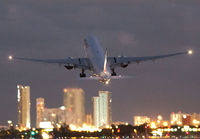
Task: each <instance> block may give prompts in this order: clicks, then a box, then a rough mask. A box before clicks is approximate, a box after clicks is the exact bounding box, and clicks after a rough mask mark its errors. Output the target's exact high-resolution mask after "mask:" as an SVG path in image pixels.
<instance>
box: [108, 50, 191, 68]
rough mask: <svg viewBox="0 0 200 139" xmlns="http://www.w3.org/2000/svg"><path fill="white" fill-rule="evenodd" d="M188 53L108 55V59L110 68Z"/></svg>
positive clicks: (186, 52)
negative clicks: (136, 55) (143, 55)
mask: <svg viewBox="0 0 200 139" xmlns="http://www.w3.org/2000/svg"><path fill="white" fill-rule="evenodd" d="M184 54H188V51H184V52H178V53H172V54H166V55H158V56H145V57H124V56H123V57H109V58H108V60H109V62H110V66H111V67H112V68H114V67H117V66H120V65H121V64H124V63H125V64H131V63H140V62H144V61H151V60H152V61H154V60H157V59H163V58H168V57H173V56H178V55H184Z"/></svg>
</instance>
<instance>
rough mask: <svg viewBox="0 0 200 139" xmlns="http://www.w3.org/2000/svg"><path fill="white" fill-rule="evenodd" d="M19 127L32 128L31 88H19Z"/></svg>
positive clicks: (20, 86)
mask: <svg viewBox="0 0 200 139" xmlns="http://www.w3.org/2000/svg"><path fill="white" fill-rule="evenodd" d="M17 92H18V94H17V101H18V125H19V127H20V128H30V127H31V122H30V105H31V103H30V86H24V87H23V86H22V85H18V86H17Z"/></svg>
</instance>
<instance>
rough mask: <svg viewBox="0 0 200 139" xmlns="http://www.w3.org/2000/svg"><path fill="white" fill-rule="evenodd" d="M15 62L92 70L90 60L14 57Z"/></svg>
mask: <svg viewBox="0 0 200 139" xmlns="http://www.w3.org/2000/svg"><path fill="white" fill-rule="evenodd" d="M12 59H14V60H23V61H30V62H39V63H49V64H59V65H68V64H70V65H73V67H74V68H84V69H90V68H91V67H90V61H89V59H88V58H71V57H68V58H64V59H35V58H22V57H12Z"/></svg>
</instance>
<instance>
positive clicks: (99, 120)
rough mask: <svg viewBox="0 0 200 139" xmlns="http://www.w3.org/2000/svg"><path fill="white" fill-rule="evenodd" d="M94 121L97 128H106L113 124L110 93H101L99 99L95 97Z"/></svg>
mask: <svg viewBox="0 0 200 139" xmlns="http://www.w3.org/2000/svg"><path fill="white" fill-rule="evenodd" d="M93 119H94V125H95V126H96V127H101V126H106V125H109V124H111V122H112V94H111V92H109V91H99V96H98V97H93Z"/></svg>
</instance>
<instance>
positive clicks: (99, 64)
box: [8, 35, 193, 84]
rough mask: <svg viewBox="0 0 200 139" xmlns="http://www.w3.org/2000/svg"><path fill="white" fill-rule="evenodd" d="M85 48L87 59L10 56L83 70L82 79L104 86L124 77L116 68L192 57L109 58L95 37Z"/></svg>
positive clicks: (171, 55) (169, 55)
mask: <svg viewBox="0 0 200 139" xmlns="http://www.w3.org/2000/svg"><path fill="white" fill-rule="evenodd" d="M84 48H85V51H86V57H82V58H72V57H68V58H63V59H35V58H22V57H13V56H9V57H8V58H9V59H10V60H13V59H16V60H24V61H32V62H41V63H52V64H59V65H63V66H64V67H65V68H66V69H68V70H71V69H81V73H80V77H81V78H85V79H92V80H93V79H94V80H98V81H99V82H102V83H104V84H109V82H110V80H111V79H120V78H123V76H121V75H119V76H117V74H116V72H115V68H118V67H122V68H126V67H127V66H128V65H129V64H132V63H137V64H139V63H140V62H144V61H149V60H150V61H155V60H157V59H163V58H168V57H173V56H178V55H185V54H188V55H191V54H192V53H193V51H192V50H188V51H183V52H177V53H171V54H165V55H157V56H145V57H125V56H118V57H109V56H108V52H107V49H106V51H105V52H104V50H103V48H102V47H101V45H100V43H99V41H98V40H97V38H96V37H95V36H92V35H89V36H87V37H86V38H85V39H84ZM86 70H89V71H91V72H92V73H93V74H92V76H91V77H86V74H85V71H86Z"/></svg>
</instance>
